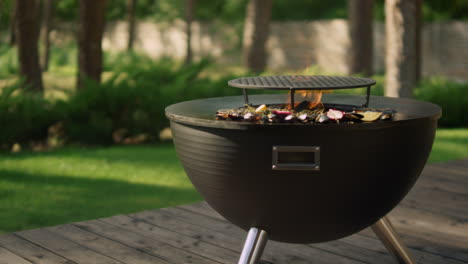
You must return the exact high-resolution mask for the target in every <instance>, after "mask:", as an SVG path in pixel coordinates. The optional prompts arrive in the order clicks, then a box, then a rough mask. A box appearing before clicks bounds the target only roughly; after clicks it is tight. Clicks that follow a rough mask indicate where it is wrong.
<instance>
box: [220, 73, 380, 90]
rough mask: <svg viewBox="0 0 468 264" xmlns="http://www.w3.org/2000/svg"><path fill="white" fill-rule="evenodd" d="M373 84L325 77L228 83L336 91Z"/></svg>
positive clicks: (258, 78)
mask: <svg viewBox="0 0 468 264" xmlns="http://www.w3.org/2000/svg"><path fill="white" fill-rule="evenodd" d="M294 78H299V79H300V78H304V79H307V80H305V81H301V80H294ZM375 84H376V81H375V80H373V79H371V78H364V77H353V76H326V75H269V76H255V77H241V78H237V79H233V80H230V81H228V85H229V86H231V87H235V88H242V89H263V90H338V89H353V88H364V87H370V86H373V85H375Z"/></svg>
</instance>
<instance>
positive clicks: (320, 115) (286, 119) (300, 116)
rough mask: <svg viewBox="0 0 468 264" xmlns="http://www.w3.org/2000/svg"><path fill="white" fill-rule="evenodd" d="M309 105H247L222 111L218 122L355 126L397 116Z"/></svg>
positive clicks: (305, 103)
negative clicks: (358, 123) (345, 124)
mask: <svg viewBox="0 0 468 264" xmlns="http://www.w3.org/2000/svg"><path fill="white" fill-rule="evenodd" d="M309 105H310V103H309V102H308V101H303V102H301V103H299V104H298V105H297V106H296V107H295V108H294V109H289V108H291V107H289V105H288V104H279V105H278V104H276V105H275V104H272V105H270V106H268V105H265V104H262V105H260V106H252V105H244V106H243V107H239V108H234V109H219V110H218V111H217V112H216V119H217V120H231V121H246V122H256V123H278V122H282V123H291V122H295V123H304V124H305V123H355V122H376V121H379V120H391V119H392V118H393V116H394V115H395V111H394V110H378V109H371V108H356V109H340V108H337V107H335V108H328V107H327V106H326V105H323V104H320V105H318V106H316V107H315V108H313V109H308V108H307V107H308V106H309Z"/></svg>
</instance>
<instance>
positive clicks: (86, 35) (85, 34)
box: [77, 0, 106, 88]
mask: <svg viewBox="0 0 468 264" xmlns="http://www.w3.org/2000/svg"><path fill="white" fill-rule="evenodd" d="M79 3H80V15H79V16H80V18H79V19H80V24H79V28H78V65H79V69H78V85H77V86H78V88H84V83H85V80H87V79H91V80H94V81H96V82H100V81H101V73H102V36H103V34H104V27H105V8H106V0H99V1H94V0H80V1H79Z"/></svg>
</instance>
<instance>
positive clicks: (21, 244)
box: [0, 234, 75, 264]
mask: <svg viewBox="0 0 468 264" xmlns="http://www.w3.org/2000/svg"><path fill="white" fill-rule="evenodd" d="M0 246H2V247H4V248H6V249H8V250H9V251H11V252H13V253H15V254H16V255H18V256H20V257H22V258H24V259H26V260H28V261H30V262H32V263H34V264H73V263H75V262H72V261H70V260H68V259H65V258H63V257H61V256H59V255H57V254H55V253H53V252H51V251H49V250H47V249H45V248H43V247H39V246H37V245H36V244H33V243H31V242H30V241H28V240H25V239H23V238H21V237H19V236H17V235H15V234H4V235H0ZM11 263H12V264H13V263H14V262H11Z"/></svg>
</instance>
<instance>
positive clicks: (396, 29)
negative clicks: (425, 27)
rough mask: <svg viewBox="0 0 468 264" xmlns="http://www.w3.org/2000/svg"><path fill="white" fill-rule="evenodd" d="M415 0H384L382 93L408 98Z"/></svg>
mask: <svg viewBox="0 0 468 264" xmlns="http://www.w3.org/2000/svg"><path fill="white" fill-rule="evenodd" d="M417 1H418V0H386V2H385V30H386V54H385V65H386V81H385V95H386V96H391V97H412V96H413V88H414V86H415V84H416V61H417V60H416V56H417V55H416V54H417V50H418V49H419V47H417V46H416V32H417V30H416V28H417V22H416V16H415V14H416V9H417V6H418V5H417Z"/></svg>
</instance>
